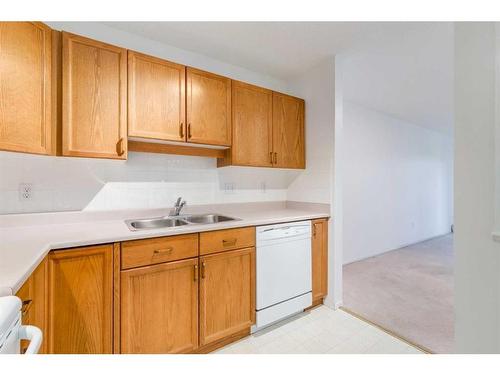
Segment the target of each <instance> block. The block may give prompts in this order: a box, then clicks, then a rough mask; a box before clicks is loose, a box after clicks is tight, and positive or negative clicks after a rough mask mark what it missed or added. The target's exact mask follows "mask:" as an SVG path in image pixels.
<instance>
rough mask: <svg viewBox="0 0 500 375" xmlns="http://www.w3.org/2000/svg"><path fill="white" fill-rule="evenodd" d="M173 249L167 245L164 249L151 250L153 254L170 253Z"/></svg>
mask: <svg viewBox="0 0 500 375" xmlns="http://www.w3.org/2000/svg"><path fill="white" fill-rule="evenodd" d="M172 250H174V248H173V247H167V248H166V249H156V250H154V251H153V255H165V254H170V253H171V252H172Z"/></svg>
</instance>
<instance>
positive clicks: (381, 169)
mask: <svg viewBox="0 0 500 375" xmlns="http://www.w3.org/2000/svg"><path fill="white" fill-rule="evenodd" d="M452 142H453V140H452V138H451V137H450V136H448V135H445V134H442V133H438V132H435V131H432V130H429V129H426V128H423V127H420V126H416V125H413V124H410V123H408V122H405V121H402V120H399V119H396V118H394V117H391V116H389V115H386V114H384V113H381V112H377V111H374V110H371V109H368V108H365V107H362V106H360V105H357V104H354V103H350V102H344V132H343V151H344V153H343V205H344V207H343V212H344V216H343V218H344V232H343V234H344V241H343V243H344V246H343V248H344V254H343V262H344V264H346V263H350V262H353V261H356V260H360V259H364V258H367V257H370V256H373V255H376V254H380V253H383V252H386V251H389V250H393V249H397V248H399V247H402V246H405V245H408V244H412V243H416V242H419V241H422V240H425V239H428V238H431V237H435V236H438V235H442V234H446V233H449V232H450V226H451V224H452V216H453V208H452V199H453V198H452V190H453V185H452V184H453V178H452V173H453V167H452V164H453V162H452V160H453V147H452Z"/></svg>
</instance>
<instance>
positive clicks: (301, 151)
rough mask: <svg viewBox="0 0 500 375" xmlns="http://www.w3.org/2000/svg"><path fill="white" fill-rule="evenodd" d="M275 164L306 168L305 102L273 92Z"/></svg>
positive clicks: (282, 166)
mask: <svg viewBox="0 0 500 375" xmlns="http://www.w3.org/2000/svg"><path fill="white" fill-rule="evenodd" d="M273 153H274V154H273V164H274V166H275V167H277V168H297V169H303V168H305V167H306V166H305V148H304V100H302V99H298V98H294V97H292V96H288V95H284V94H279V93H276V92H273Z"/></svg>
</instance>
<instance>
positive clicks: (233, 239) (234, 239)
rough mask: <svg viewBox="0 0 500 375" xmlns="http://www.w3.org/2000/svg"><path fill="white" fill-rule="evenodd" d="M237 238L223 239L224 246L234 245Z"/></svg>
mask: <svg viewBox="0 0 500 375" xmlns="http://www.w3.org/2000/svg"><path fill="white" fill-rule="evenodd" d="M236 241H238V239H237V238H231V239H229V240H222V246H234V245H236Z"/></svg>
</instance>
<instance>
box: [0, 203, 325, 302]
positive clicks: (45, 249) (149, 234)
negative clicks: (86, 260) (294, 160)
mask: <svg viewBox="0 0 500 375" xmlns="http://www.w3.org/2000/svg"><path fill="white" fill-rule="evenodd" d="M330 217H331V216H330V214H327V213H310V214H305V215H298V216H289V217H282V218H279V219H276V218H273V219H254V220H252V219H249V220H245V219H242V220H237V221H233V222H225V223H217V224H208V225H202V224H198V225H192V226H190V227H179V228H180V229H177V228H175V229H172V228H168V229H163V230H153V231H147V230H145V231H135V232H132V231H131V232H130V234H129V235H127V236H109V237H100V238H99V237H97V238H95V239H88V240H80V241H62V242H52V243H47V244H43V245H41V246H40V250H39V251H38V254H37V256H35V255H34V259H33V261H32V262H30V263H31V265H30V266H29V267H27V269H25V270H23V271H22V274H23V276H21V277H20V278H19V279H18V280H17V281H16V282H15V283H14V285H10V286H9V285H0V297H2V296H6V295H14V294H16V293H17V292H18V291H19V289H20V288H21V287H22V285H23V284H24V283H25V282H26V280H28V278H29V277H30V276H31V274H32V273H33V271H34V270H35V269H36V268H37V267H38V265H39V264H40V263H41V262H42V261H43V259H44V258H45V257H46V256H47V254H48V253H49V252H50V251H52V250H60V249H67V248H76V247H82V246H92V245H103V244H107V243H115V242H124V241H133V240H139V239H148V238H157V237H170V236H176V235H182V234H190V233H202V232H211V231H218V230H224V229H231V228H242V227H249V226H261V225H269V224H278V223H287V222H294V221H302V220H314V219H322V218H330ZM215 225H216V227H215ZM176 229H177V230H176Z"/></svg>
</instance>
